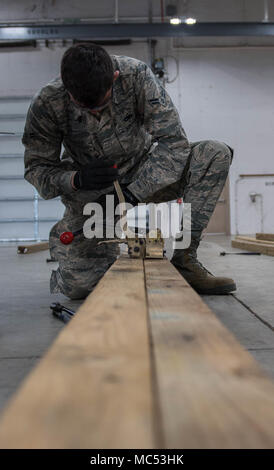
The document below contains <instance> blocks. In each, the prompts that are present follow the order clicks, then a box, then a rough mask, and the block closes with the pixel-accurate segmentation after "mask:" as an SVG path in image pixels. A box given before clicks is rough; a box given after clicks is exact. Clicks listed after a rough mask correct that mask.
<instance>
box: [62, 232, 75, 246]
mask: <svg viewBox="0 0 274 470" xmlns="http://www.w3.org/2000/svg"><path fill="white" fill-rule="evenodd" d="M73 239H74V234H73V233H72V232H63V233H61V235H60V241H61V242H62V243H63V244H64V245H69V244H70V243H71V242H72V241H73Z"/></svg>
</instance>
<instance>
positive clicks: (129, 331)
mask: <svg viewBox="0 0 274 470" xmlns="http://www.w3.org/2000/svg"><path fill="white" fill-rule="evenodd" d="M153 403H154V401H153V399H152V388H151V370H150V350H149V337H148V324H147V308H146V295H145V287H144V271H143V261H142V260H133V259H127V258H126V259H125V258H120V259H119V260H117V261H116V263H114V265H113V266H112V267H111V269H110V270H109V271H108V272H107V273H106V275H105V276H104V277H103V278H102V279H101V281H100V282H99V284H98V285H97V287H96V289H95V290H94V291H93V292H92V294H91V295H90V296H89V297H88V298H87V300H86V301H85V302H84V304H83V305H82V307H81V308H80V310H79V311H78V313H77V315H76V316H75V318H73V319H72V320H71V321H70V323H69V324H68V325H67V326H65V327H64V329H63V330H62V332H61V334H60V335H59V337H58V338H57V340H56V341H55V343H54V344H53V346H52V347H51V349H50V350H49V351H48V353H47V354H46V356H45V357H44V359H43V360H42V361H41V363H40V364H39V365H38V366H37V367H36V369H35V370H34V371H33V372H32V373H31V375H30V376H29V377H28V378H27V379H26V381H25V382H24V384H23V386H22V387H21V389H20V390H19V392H18V393H17V394H16V396H15V397H14V399H13V400H12V401H11V403H10V406H9V407H8V408H7V409H6V411H5V413H4V415H3V418H2V421H1V424H0V447H1V448H31V449H34V448H65V449H74V448H97V449H102V448H153V447H155V445H156V443H155V441H154V433H153V419H154V418H153Z"/></svg>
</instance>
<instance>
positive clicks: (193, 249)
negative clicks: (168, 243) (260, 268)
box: [171, 238, 236, 295]
mask: <svg viewBox="0 0 274 470" xmlns="http://www.w3.org/2000/svg"><path fill="white" fill-rule="evenodd" d="M199 242H200V239H199V238H196V239H192V240H191V245H190V247H189V248H187V249H186V250H175V251H174V255H173V257H172V259H171V263H172V264H173V265H174V266H175V268H177V269H178V271H179V272H180V274H182V276H183V277H184V278H185V279H186V281H187V282H188V283H189V284H190V285H191V287H193V289H195V290H196V292H198V293H199V294H208V295H210V294H228V293H229V292H232V291H234V290H236V284H235V282H234V281H233V279H230V278H228V277H216V276H214V275H213V274H212V273H211V272H209V271H208V270H207V269H206V268H205V267H204V266H203V265H202V263H200V262H199V261H198V259H197V248H198V245H199Z"/></svg>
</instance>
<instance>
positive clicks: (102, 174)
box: [72, 159, 118, 190]
mask: <svg viewBox="0 0 274 470" xmlns="http://www.w3.org/2000/svg"><path fill="white" fill-rule="evenodd" d="M113 166H114V161H112V160H103V159H98V160H94V161H93V162H92V163H90V164H89V165H86V166H83V168H82V169H81V170H79V171H77V172H76V173H75V175H74V178H73V182H72V185H73V186H74V187H75V189H86V190H93V189H97V190H98V189H103V188H107V187H108V186H111V185H112V184H113V182H114V181H115V180H117V178H118V170H117V168H114V167H113Z"/></svg>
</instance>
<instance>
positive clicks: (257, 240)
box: [235, 235, 274, 247]
mask: <svg viewBox="0 0 274 470" xmlns="http://www.w3.org/2000/svg"><path fill="white" fill-rule="evenodd" d="M235 240H242V241H246V242H252V243H257V244H258V243H259V244H262V243H263V244H265V245H269V246H270V247H271V246H273V247H274V241H273V242H272V241H268V240H260V239H257V238H254V237H247V236H245V235H237V236H236V237H235Z"/></svg>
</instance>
